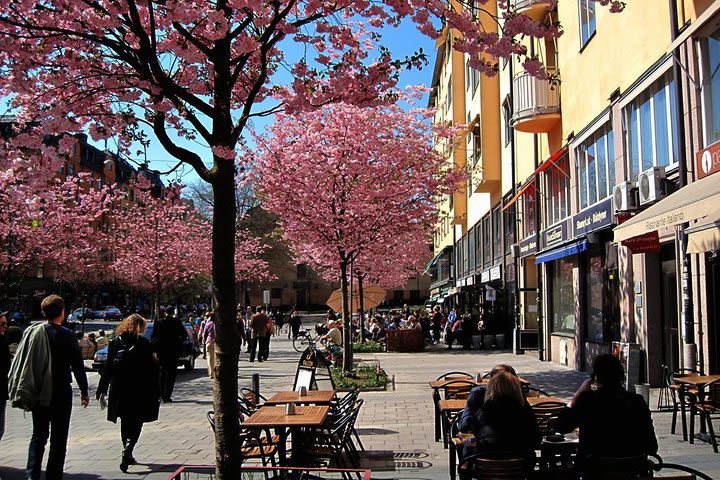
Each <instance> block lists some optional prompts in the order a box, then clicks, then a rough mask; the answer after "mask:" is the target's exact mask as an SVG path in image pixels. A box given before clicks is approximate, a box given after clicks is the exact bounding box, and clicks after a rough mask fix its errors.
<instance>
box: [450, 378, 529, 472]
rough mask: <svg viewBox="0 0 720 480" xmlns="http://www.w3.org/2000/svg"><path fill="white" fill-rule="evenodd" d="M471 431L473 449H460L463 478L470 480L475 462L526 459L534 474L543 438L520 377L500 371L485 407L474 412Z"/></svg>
mask: <svg viewBox="0 0 720 480" xmlns="http://www.w3.org/2000/svg"><path fill="white" fill-rule="evenodd" d="M470 424H471V425H470V427H471V428H470V430H469V431H471V432H472V433H473V436H474V446H472V445H463V448H461V449H460V450H461V451H460V478H461V480H464V479H466V478H470V477H469V474H470V472H471V471H472V467H473V466H472V464H471V462H472V459H474V458H490V459H508V458H523V459H525V460H526V461H527V463H526V468H527V470H528V472H529V471H531V470H532V469H533V467H534V465H535V449H536V448H537V447H538V446H539V445H540V441H541V439H542V438H541V436H540V430H539V429H538V424H537V420H536V418H535V414H534V413H533V411H532V408H531V407H530V405H529V404H528V403H527V401H526V400H525V395H524V394H523V391H522V386H521V384H520V381H519V380H518V378H517V376H515V375H514V374H512V373H510V372H508V371H506V370H499V371H497V372H496V373H495V374H494V375H492V376H491V377H490V380H489V381H488V384H487V389H485V391H484V395H483V398H482V404H481V405H480V407H479V408H478V409H477V410H476V411H474V412H473V415H472V417H471V419H470Z"/></svg>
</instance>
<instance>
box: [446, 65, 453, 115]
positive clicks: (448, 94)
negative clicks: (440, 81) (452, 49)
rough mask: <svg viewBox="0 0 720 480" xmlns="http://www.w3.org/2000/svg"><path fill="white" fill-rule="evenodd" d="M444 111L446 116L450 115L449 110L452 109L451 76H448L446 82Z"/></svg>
mask: <svg viewBox="0 0 720 480" xmlns="http://www.w3.org/2000/svg"><path fill="white" fill-rule="evenodd" d="M445 93H446V95H445V110H447V114H448V115H450V108H451V107H452V100H453V98H452V97H453V96H452V93H453V92H452V74H450V75H449V76H448V82H447V91H446V92H445Z"/></svg>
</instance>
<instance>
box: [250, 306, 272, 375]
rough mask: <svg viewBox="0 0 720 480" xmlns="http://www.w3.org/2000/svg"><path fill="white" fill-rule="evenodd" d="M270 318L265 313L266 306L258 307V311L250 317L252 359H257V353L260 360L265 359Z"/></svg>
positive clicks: (252, 360)
mask: <svg viewBox="0 0 720 480" xmlns="http://www.w3.org/2000/svg"><path fill="white" fill-rule="evenodd" d="M268 322H269V318H268V316H267V315H265V307H263V306H262V305H261V306H259V307H257V313H256V314H254V315H253V316H252V317H251V318H250V361H251V362H254V361H255V354H256V353H257V358H258V362H262V361H264V360H265V357H264V352H265V344H266V343H267V342H268V341H269V339H268V333H269V332H268Z"/></svg>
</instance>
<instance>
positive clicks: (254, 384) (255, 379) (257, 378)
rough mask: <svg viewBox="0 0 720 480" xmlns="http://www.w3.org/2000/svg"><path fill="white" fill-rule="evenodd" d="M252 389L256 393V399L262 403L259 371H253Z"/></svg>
mask: <svg viewBox="0 0 720 480" xmlns="http://www.w3.org/2000/svg"><path fill="white" fill-rule="evenodd" d="M252 391H253V392H254V393H255V401H256V402H258V403H260V374H259V373H253V376H252Z"/></svg>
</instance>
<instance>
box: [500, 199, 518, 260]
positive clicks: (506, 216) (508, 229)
mask: <svg viewBox="0 0 720 480" xmlns="http://www.w3.org/2000/svg"><path fill="white" fill-rule="evenodd" d="M505 201H506V202H507V201H508V199H507V198H506V199H505ZM515 208H516V204H512V205H510V206H509V207H506V208H505V209H504V210H503V220H504V222H505V228H504V229H503V233H504V235H505V253H506V254H510V251H511V248H510V247H512V245H513V244H514V243H515V242H516V241H517V240H516V238H515V228H516V223H515Z"/></svg>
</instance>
